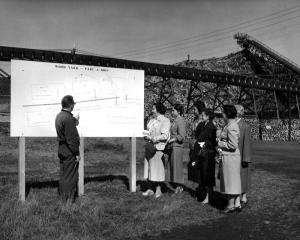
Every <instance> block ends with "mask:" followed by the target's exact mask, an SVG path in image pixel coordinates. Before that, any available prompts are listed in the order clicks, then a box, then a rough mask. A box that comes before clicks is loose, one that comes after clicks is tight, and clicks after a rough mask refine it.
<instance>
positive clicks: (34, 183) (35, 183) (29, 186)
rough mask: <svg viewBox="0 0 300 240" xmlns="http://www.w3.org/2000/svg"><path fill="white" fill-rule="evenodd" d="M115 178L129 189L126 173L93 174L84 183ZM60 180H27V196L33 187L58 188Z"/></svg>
mask: <svg viewBox="0 0 300 240" xmlns="http://www.w3.org/2000/svg"><path fill="white" fill-rule="evenodd" d="M113 180H121V181H122V182H123V184H124V185H125V186H126V188H127V189H128V190H129V179H128V177H127V176H125V175H105V176H93V177H85V178H84V184H87V183H89V182H107V181H110V182H112V181H113ZM58 185H59V181H58V180H48V181H29V182H26V190H25V193H26V197H27V196H28V194H29V193H30V190H31V189H32V188H38V189H41V188H58Z"/></svg>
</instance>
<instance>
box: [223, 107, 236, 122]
mask: <svg viewBox="0 0 300 240" xmlns="http://www.w3.org/2000/svg"><path fill="white" fill-rule="evenodd" d="M223 112H224V113H225V114H226V116H227V118H229V119H234V118H236V115H237V111H236V108H235V107H234V106H233V105H224V106H223Z"/></svg>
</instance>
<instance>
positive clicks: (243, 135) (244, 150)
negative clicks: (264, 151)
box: [235, 105, 251, 208]
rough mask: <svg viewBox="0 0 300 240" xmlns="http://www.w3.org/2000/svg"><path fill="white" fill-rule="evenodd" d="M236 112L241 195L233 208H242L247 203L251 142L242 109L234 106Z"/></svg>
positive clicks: (240, 106) (248, 127)
mask: <svg viewBox="0 0 300 240" xmlns="http://www.w3.org/2000/svg"><path fill="white" fill-rule="evenodd" d="M235 108H236V110H237V123H238V126H239V129H240V138H239V149H240V153H241V161H242V162H241V185H242V194H241V196H240V197H239V198H238V199H237V200H236V203H235V206H236V207H239V206H241V208H244V207H245V206H246V205H247V203H248V200H247V192H248V191H249V187H250V166H249V165H250V163H251V141H250V126H249V125H248V124H247V123H246V122H245V121H244V119H243V115H244V107H243V106H242V105H235Z"/></svg>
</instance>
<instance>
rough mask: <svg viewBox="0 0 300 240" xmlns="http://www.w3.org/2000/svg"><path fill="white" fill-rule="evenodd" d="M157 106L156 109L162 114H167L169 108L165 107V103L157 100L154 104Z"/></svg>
mask: <svg viewBox="0 0 300 240" xmlns="http://www.w3.org/2000/svg"><path fill="white" fill-rule="evenodd" d="M153 105H154V106H155V108H156V111H157V112H158V113H160V114H165V113H166V111H167V109H166V107H165V105H163V104H162V103H161V102H157V103H154V104H153Z"/></svg>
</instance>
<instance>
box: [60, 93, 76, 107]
mask: <svg viewBox="0 0 300 240" xmlns="http://www.w3.org/2000/svg"><path fill="white" fill-rule="evenodd" d="M74 104H75V102H74V99H73V97H72V96H71V95H66V96H64V97H63V98H62V100H61V106H62V108H69V107H71V106H72V105H74Z"/></svg>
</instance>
